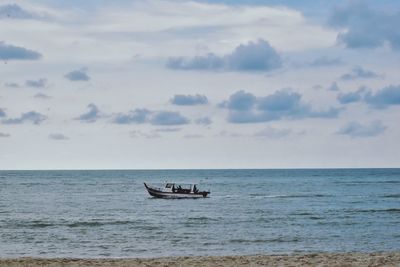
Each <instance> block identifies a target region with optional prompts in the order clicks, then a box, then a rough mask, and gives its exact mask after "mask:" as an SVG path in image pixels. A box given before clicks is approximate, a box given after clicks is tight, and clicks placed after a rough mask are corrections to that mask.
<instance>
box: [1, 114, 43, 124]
mask: <svg viewBox="0 0 400 267" xmlns="http://www.w3.org/2000/svg"><path fill="white" fill-rule="evenodd" d="M46 119H47V116H45V115H43V114H40V113H38V112H36V111H30V112H26V113H22V114H21V116H20V117H18V118H13V119H4V120H2V123H3V124H22V123H25V122H31V123H33V124H36V125H38V124H40V123H42V122H43V121H45V120H46Z"/></svg>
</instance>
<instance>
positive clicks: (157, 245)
mask: <svg viewBox="0 0 400 267" xmlns="http://www.w3.org/2000/svg"><path fill="white" fill-rule="evenodd" d="M165 181H174V182H179V183H184V182H189V183H191V182H199V183H200V184H199V186H198V187H199V188H200V189H206V190H210V191H211V194H210V197H208V198H203V199H192V200H190V199H156V198H152V197H150V196H149V195H148V193H147V191H146V190H145V188H144V186H143V182H147V183H150V184H153V185H157V184H160V183H163V182H165ZM399 250H400V169H287V170H283V169H282V170H278V169H274V170H272V169H271V170H259V169H257V170H251V169H248V170H87V171H81V170H79V171H72V170H68V171H0V257H1V258H17V257H28V256H29V257H31V256H32V257H44V258H54V257H57V258H58V257H73V258H127V257H129V258H131V257H139V258H147V257H162V256H192V255H250V254H293V253H308V252H381V251H399Z"/></svg>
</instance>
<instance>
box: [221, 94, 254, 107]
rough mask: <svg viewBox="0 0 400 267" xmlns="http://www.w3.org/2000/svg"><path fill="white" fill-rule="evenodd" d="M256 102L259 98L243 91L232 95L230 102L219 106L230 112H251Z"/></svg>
mask: <svg viewBox="0 0 400 267" xmlns="http://www.w3.org/2000/svg"><path fill="white" fill-rule="evenodd" d="M256 101H257V98H256V97H255V96H254V95H253V94H251V93H246V92H245V91H243V90H241V91H237V92H236V93H234V94H232V95H231V96H230V97H229V99H228V101H225V102H222V103H221V104H219V107H226V108H228V109H230V110H250V109H251V108H253V106H254V105H255V103H256Z"/></svg>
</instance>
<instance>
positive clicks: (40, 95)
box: [33, 93, 51, 99]
mask: <svg viewBox="0 0 400 267" xmlns="http://www.w3.org/2000/svg"><path fill="white" fill-rule="evenodd" d="M33 97H34V98H38V99H49V98H51V96H48V95H45V94H42V93H37V94H36V95H34V96H33Z"/></svg>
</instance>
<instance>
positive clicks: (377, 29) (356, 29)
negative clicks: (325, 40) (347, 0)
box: [328, 1, 400, 49]
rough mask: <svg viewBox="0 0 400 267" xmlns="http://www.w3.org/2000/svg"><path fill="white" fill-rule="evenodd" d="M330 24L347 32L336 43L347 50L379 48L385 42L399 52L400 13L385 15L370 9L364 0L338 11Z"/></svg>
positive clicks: (339, 36)
mask: <svg viewBox="0 0 400 267" xmlns="http://www.w3.org/2000/svg"><path fill="white" fill-rule="evenodd" d="M328 23H329V25H330V26H332V27H335V28H339V29H345V31H342V32H340V33H339V34H338V36H337V40H338V42H339V43H342V44H344V45H345V46H346V47H348V48H376V47H380V46H383V45H384V44H385V43H388V44H390V46H391V47H392V48H393V49H400V28H399V27H398V25H399V23H400V12H398V11H397V12H391V13H389V12H383V11H379V10H373V9H371V8H369V7H368V6H367V5H366V4H365V3H362V2H361V1H358V2H355V3H351V4H350V5H347V6H344V7H339V8H336V9H335V10H334V11H333V12H332V14H331V16H330V18H329V22H328Z"/></svg>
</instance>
